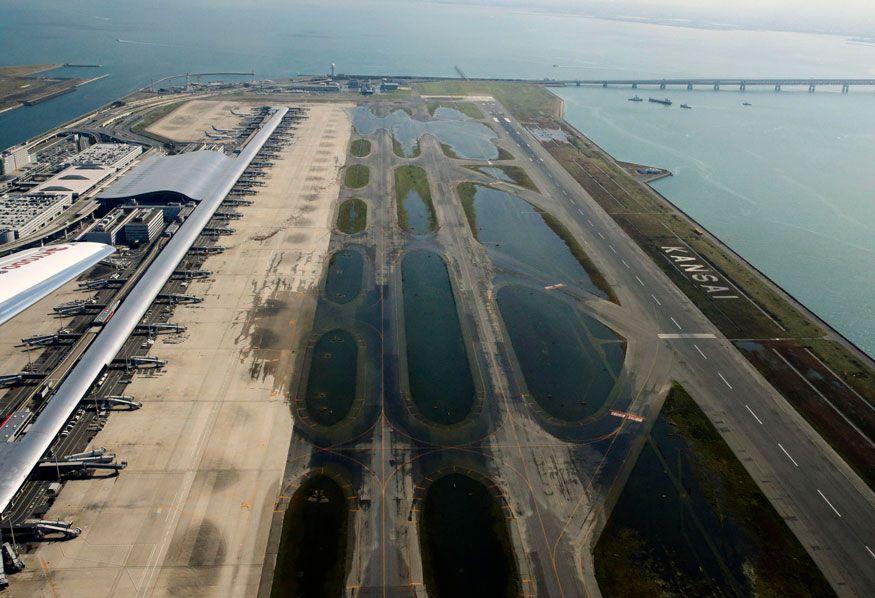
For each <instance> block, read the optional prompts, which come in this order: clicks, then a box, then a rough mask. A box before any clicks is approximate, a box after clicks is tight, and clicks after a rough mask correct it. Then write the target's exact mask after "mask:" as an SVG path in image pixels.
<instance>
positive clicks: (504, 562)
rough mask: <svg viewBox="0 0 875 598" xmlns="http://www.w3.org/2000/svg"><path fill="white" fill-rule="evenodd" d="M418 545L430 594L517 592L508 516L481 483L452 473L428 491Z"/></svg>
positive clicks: (496, 594) (486, 594) (436, 482)
mask: <svg viewBox="0 0 875 598" xmlns="http://www.w3.org/2000/svg"><path fill="white" fill-rule="evenodd" d="M420 549H421V551H422V563H423V569H424V574H425V584H426V589H427V591H428V595H429V596H496V597H498V596H518V595H519V593H520V580H519V575H518V572H517V568H516V561H515V560H514V557H513V547H512V544H511V541H510V534H509V533H508V528H507V520H506V518H505V516H504V513H503V512H502V509H501V506H500V505H499V504H498V502H497V501H496V500H495V498H493V496H492V494H490V492H489V490H488V489H487V488H486V487H485V486H484V485H483V484H481V483H480V482H478V481H476V480H473V479H472V478H470V477H468V476H466V475H463V474H459V473H453V474H450V475H447V476H444V477H442V478H439V479H438V480H436V481H434V482H433V483H432V484H431V485H430V486H429V487H428V490H427V493H426V495H425V500H424V501H423V505H422V516H421V519H420Z"/></svg>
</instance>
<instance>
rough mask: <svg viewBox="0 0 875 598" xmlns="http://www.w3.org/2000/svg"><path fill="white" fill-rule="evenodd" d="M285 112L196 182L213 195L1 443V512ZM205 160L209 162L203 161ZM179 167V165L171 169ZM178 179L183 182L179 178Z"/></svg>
mask: <svg viewBox="0 0 875 598" xmlns="http://www.w3.org/2000/svg"><path fill="white" fill-rule="evenodd" d="M286 112H288V108H279V109H277V110H276V112H274V114H273V116H271V117H270V119H269V120H268V121H267V122H266V123H265V124H264V125H262V127H261V130H259V132H258V133H256V134H255V135H254V136H253V138H252V139H251V140H250V141H249V143H248V144H247V145H246V147H245V148H243V150H242V151H241V152H240V154H239V155H238V156H237V157H236V158H227V157H225V160H223V161H222V163H223V164H226V165H227V166H228V167H227V168H226V169H224V170H219V171H214V172H215V176H216V179H215V181H207V180H203V179H202V178H200V179H199V180H198V181H197V185H195V186H194V187H193V189H196V190H198V191H199V192H204V191H205V190H208V195H203V196H202V197H203V199H202V201H201V202H200V204H198V206H197V207H196V208H195V209H194V211H192V213H191V215H189V216H188V218H186V219H185V221H184V222H183V223H182V225H181V226H180V227H179V230H177V231H176V234H174V235H173V237H171V238H170V241H168V242H167V245H166V246H165V247H164V249H163V250H162V251H161V253H159V254H158V256H157V257H156V258H155V260H154V261H153V262H152V264H151V265H150V266H149V268H148V269H147V270H146V272H145V273H144V274H143V276H142V277H141V278H140V280H138V281H137V284H135V285H134V287H133V288H132V289H131V290H130V292H129V293H128V295H127V296H126V297H125V299H124V301H122V303H121V305H120V306H119V308H118V309H117V310H116V312H115V315H113V317H112V319H110V320H109V321H108V322H107V323H106V325H105V326H104V327H103V329H102V330H101V331H100V333H98V335H97V336H96V337H95V338H94V340H93V341H92V342H91V345H90V346H89V347H88V349H87V350H86V351H85V353H84V354H83V355H82V357H81V358H80V359H79V361H78V362H77V363H76V365H75V366H73V369H72V370H70V373H68V374H67V376H66V377H65V378H64V380H63V381H62V382H61V385H60V386H58V388H57V390H56V391H55V393H54V394H53V395H52V396H51V398H50V399H49V401H48V403H47V404H46V405H45V406H44V407H43V409H42V411H41V412H40V413H39V414H38V416H37V418H36V420H35V421H34V422H33V423H32V424H31V426H30V428H29V429H28V430H27V433H26V434H23V435H22V436H19V437H17V438H15V439H14V440H13V441H12V442H0V513H2V512H5V511H6V510H7V508H8V507H9V504H10V503H11V502H12V499H13V498H14V497H15V495H16V493H17V492H18V489H19V488H21V485H22V484H24V482H25V481H26V480H27V477H28V476H29V475H30V472H31V471H32V470H33V468H34V467H36V465H37V464H38V463H39V461H40V459H41V458H42V456H43V454H45V452H46V451H47V450H48V449H49V447H50V446H51V444H52V441H53V440H54V439H55V437H56V436H57V435H58V433H59V432H60V431H61V428H62V427H63V426H64V424H65V422H66V421H67V420H68V419H69V418H70V416H71V415H72V414H73V412H74V411H75V410H76V407H77V406H78V405H79V402H80V401H81V400H82V399H83V397H85V395H86V394H87V393H88V391H89V389H90V388H91V386H92V384H94V381H95V380H96V379H97V377H98V376H99V375H100V373H101V372H102V371H103V368H104V367H106V366H107V365H108V364H109V363H110V362H112V360H113V359H114V358H115V356H116V354H117V353H118V352H119V349H121V348H122V345H124V343H125V341H126V340H127V338H128V336H130V334H131V332H133V331H134V328H135V327H136V326H137V324H138V323H139V322H140V319H141V318H142V317H143V315H144V314H145V313H146V310H147V309H149V306H150V305H152V302H153V301H154V300H155V297H157V296H158V293H159V292H160V291H161V288H162V287H163V286H164V283H166V282H167V280H168V279H169V278H170V275H171V274H173V271H174V270H176V267H177V266H178V265H179V262H180V261H182V258H183V257H185V254H186V253H187V252H188V250H189V249H191V246H192V244H193V243H194V242H195V240H196V239H197V238H198V236H199V235H200V234H201V231H202V230H203V228H204V226H206V224H207V222H209V220H210V218H212V217H213V214H214V213H215V212H216V210H217V209H218V207H219V205H220V204H221V203H222V200H223V199H224V198H225V195H227V194H228V191H230V190H231V187H233V186H234V183H235V182H236V181H237V179H238V178H239V177H240V175H241V174H243V171H244V170H246V167H247V166H249V163H250V162H251V161H252V159H253V158H254V157H255V154H256V153H258V150H260V149H261V146H262V145H264V142H265V141H267V138H268V137H270V135H271V134H272V133H273V132H274V130H275V129H276V128H277V126H278V125H279V123H280V121H281V120H282V118H283V116H285V114H286ZM193 153H197V152H193ZM207 153H215V152H207ZM183 155H186V154H183ZM189 159H190V160H195V161H197V163H198V164H200V165H204V164H206V163H207V162H209V163H211V164H212V163H213V160H216V158H214V157H213V158H189ZM200 160H205V161H206V162H200ZM217 162H218V161H217ZM176 167H177V166H176V164H174V166H173V167H172V168H176ZM214 167H215V166H214ZM162 168H163V167H162ZM132 175H133V172H132V173H129V174H127V175H126V176H125V178H128V177H130V176H132ZM153 176H157V175H149V176H148V177H147V178H148V179H149V180H150V181H152V182H150V186H151V185H152V184H154V181H155V180H157V179H155V178H153ZM178 176H179V177H180V178H181V176H182V174H181V173H179V174H178ZM201 176H203V173H201ZM177 183H178V184H181V182H180V181H179V180H177ZM133 185H134V184H133V183H132V186H133ZM144 188H147V187H144Z"/></svg>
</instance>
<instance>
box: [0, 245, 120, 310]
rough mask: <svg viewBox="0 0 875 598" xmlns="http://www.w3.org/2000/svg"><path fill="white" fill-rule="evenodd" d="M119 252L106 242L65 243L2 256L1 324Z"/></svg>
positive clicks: (0, 264) (0, 262)
mask: <svg viewBox="0 0 875 598" xmlns="http://www.w3.org/2000/svg"><path fill="white" fill-rule="evenodd" d="M114 251H115V248H114V247H111V246H109V245H104V244H103V243H64V244H61V245H46V246H45V247H38V248H36V249H27V250H25V251H19V252H17V253H13V254H12V255H9V256H7V257H4V258H2V259H0V324H2V323H4V322H6V321H7V320H9V319H10V318H12V317H13V316H15V315H16V314H19V313H21V312H22V311H24V310H25V309H27V308H28V307H30V306H31V305H33V304H34V303H36V302H37V301H39V300H40V299H42V298H43V297H45V296H46V295H48V294H49V293H51V292H52V291H54V290H55V289H57V288H58V287H60V286H61V285H63V284H64V283H66V282H67V281H69V280H72V279H73V278H74V277H76V276H78V275H79V274H82V273H83V272H85V271H86V270H87V269H88V268H90V267H91V266H93V265H94V264H96V263H97V262H99V261H100V260H102V259H103V258H105V257H106V256H108V255H110V254H111V253H113V252H114Z"/></svg>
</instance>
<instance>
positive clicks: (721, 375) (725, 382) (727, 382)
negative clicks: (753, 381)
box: [717, 372, 732, 390]
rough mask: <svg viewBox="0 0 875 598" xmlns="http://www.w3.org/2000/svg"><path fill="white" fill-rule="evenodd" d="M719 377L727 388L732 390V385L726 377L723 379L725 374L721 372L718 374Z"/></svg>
mask: <svg viewBox="0 0 875 598" xmlns="http://www.w3.org/2000/svg"><path fill="white" fill-rule="evenodd" d="M717 375H718V376H720V379H721V380H723V383H724V384H725V385H726V386H728V387H729V389H730V390H732V385H731V384H730V383H729V380H727V379H726V378H724V377H723V374H721V373H720V372H717Z"/></svg>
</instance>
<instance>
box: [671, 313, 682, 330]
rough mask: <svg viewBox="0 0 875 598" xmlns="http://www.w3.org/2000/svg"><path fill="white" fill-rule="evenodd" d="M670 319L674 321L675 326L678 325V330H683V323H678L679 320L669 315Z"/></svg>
mask: <svg viewBox="0 0 875 598" xmlns="http://www.w3.org/2000/svg"><path fill="white" fill-rule="evenodd" d="M669 319H670V320H671V321H672V322H673V323H674V325H675V326H677V327H678V330H682V327H681V325H680V324H678V321H677V320H675V319H674V316H669Z"/></svg>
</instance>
